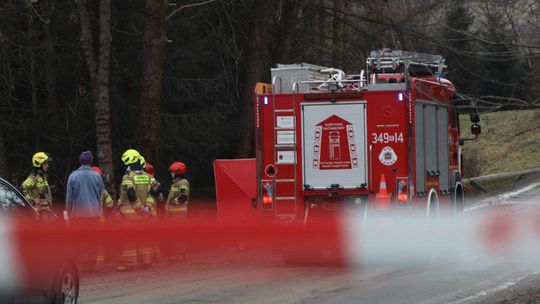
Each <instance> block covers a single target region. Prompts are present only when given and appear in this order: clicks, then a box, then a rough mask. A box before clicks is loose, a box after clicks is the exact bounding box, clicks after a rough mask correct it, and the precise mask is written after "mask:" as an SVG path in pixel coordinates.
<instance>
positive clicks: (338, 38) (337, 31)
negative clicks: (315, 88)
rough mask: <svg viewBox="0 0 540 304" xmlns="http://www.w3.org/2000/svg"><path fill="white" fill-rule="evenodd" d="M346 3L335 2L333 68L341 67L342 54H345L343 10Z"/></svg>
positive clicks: (339, 0)
mask: <svg viewBox="0 0 540 304" xmlns="http://www.w3.org/2000/svg"><path fill="white" fill-rule="evenodd" d="M344 9H345V3H344V1H343V0H334V15H333V16H334V17H333V18H332V40H333V45H332V66H333V67H335V68H339V67H340V66H341V61H342V60H341V54H342V52H343V37H342V36H343V18H344V17H345V16H344V15H343V10H344Z"/></svg>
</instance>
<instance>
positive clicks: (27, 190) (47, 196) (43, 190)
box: [21, 152, 53, 213]
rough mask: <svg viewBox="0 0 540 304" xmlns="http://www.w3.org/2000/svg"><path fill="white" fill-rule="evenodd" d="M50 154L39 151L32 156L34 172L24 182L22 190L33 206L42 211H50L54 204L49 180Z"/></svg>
mask: <svg viewBox="0 0 540 304" xmlns="http://www.w3.org/2000/svg"><path fill="white" fill-rule="evenodd" d="M49 161H50V159H49V156H48V155H47V154H46V153H44V152H37V153H36V154H34V156H33V157H32V166H33V169H32V172H31V173H30V175H29V176H28V177H27V178H26V180H24V182H23V183H22V187H21V188H22V192H23V194H24V196H25V197H26V199H27V200H28V201H29V202H30V203H31V204H32V206H33V207H34V208H35V209H36V210H37V211H38V212H40V213H42V212H46V211H47V212H50V213H52V211H51V209H50V208H51V207H52V204H53V201H52V194H51V188H50V186H49V182H48V181H47V172H48V171H49Z"/></svg>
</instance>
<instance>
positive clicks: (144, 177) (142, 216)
mask: <svg viewBox="0 0 540 304" xmlns="http://www.w3.org/2000/svg"><path fill="white" fill-rule="evenodd" d="M140 157H141V155H140V154H139V152H138V151H137V150H134V149H129V150H127V151H126V152H124V154H123V155H122V162H123V163H124V165H125V166H126V172H125V174H124V176H123V178H122V184H121V186H120V199H119V202H118V204H119V205H120V214H121V218H122V220H123V221H124V222H125V223H126V224H128V225H129V224H135V223H140V222H142V221H145V220H147V219H148V218H149V217H151V216H152V214H153V210H154V209H155V196H157V195H158V194H157V192H158V189H159V183H158V182H157V181H156V180H155V179H154V178H153V177H152V176H150V174H148V173H146V172H144V171H143V168H142V166H141V163H140ZM143 239H144V236H143ZM146 239H149V237H148V236H147V237H146ZM137 243H138V244H137ZM137 245H139V246H138V247H139V248H137ZM137 260H139V262H140V266H141V268H148V267H150V266H151V265H152V244H151V243H149V241H148V240H142V241H140V242H135V243H134V242H126V243H125V244H124V248H123V250H122V254H121V256H120V257H119V259H118V266H117V271H128V270H132V269H134V268H135V266H136V265H137Z"/></svg>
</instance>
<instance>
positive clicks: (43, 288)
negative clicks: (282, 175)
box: [0, 178, 79, 303]
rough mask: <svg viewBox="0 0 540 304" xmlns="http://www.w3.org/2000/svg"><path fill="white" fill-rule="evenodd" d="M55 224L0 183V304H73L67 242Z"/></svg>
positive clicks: (73, 271) (74, 273) (75, 285)
mask: <svg viewBox="0 0 540 304" xmlns="http://www.w3.org/2000/svg"><path fill="white" fill-rule="evenodd" d="M54 218H55V217H54V216H52V217H51V216H50V214H47V215H43V214H42V215H41V216H40V215H39V214H38V213H37V212H36V211H35V210H34V209H33V208H32V206H31V205H30V203H29V202H28V201H27V200H26V199H25V198H24V197H23V196H22V195H21V193H20V192H19V191H18V190H17V189H16V188H15V187H13V186H12V185H10V184H9V183H8V182H7V181H5V180H4V179H1V178H0V269H1V271H0V303H77V299H78V295H79V274H78V270H77V264H76V262H75V260H76V259H75V254H74V252H75V251H74V250H75V248H74V246H73V242H72V241H70V240H72V236H70V232H69V230H68V229H66V226H65V223H64V222H63V221H62V220H54Z"/></svg>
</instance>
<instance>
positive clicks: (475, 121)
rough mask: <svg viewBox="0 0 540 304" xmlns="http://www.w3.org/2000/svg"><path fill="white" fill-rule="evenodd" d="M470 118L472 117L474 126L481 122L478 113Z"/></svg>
mask: <svg viewBox="0 0 540 304" xmlns="http://www.w3.org/2000/svg"><path fill="white" fill-rule="evenodd" d="M470 116H471V122H472V123H473V124H477V123H479V122H480V115H478V113H476V112H474V113H471V114H470Z"/></svg>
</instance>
